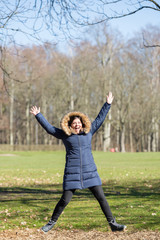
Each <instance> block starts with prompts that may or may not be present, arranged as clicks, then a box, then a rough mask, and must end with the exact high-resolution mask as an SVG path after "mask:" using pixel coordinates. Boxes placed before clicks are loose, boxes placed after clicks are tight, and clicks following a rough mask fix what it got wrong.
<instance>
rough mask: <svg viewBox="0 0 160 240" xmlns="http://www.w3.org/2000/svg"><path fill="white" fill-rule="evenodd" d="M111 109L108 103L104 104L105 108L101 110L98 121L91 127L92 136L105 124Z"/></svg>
mask: <svg viewBox="0 0 160 240" xmlns="http://www.w3.org/2000/svg"><path fill="white" fill-rule="evenodd" d="M110 107H111V104H108V103H107V102H106V103H104V105H103V107H102V108H101V110H100V112H99V114H98V116H97V117H96V119H95V120H94V121H93V122H92V125H91V133H92V135H93V134H94V133H95V132H96V131H97V130H98V129H99V128H100V126H101V125H102V123H103V122H104V120H105V118H106V115H107V113H108V111H109V109H110Z"/></svg>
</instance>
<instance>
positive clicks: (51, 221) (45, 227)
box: [41, 220, 56, 232]
mask: <svg viewBox="0 0 160 240" xmlns="http://www.w3.org/2000/svg"><path fill="white" fill-rule="evenodd" d="M55 224H56V222H54V221H53V220H49V222H48V223H47V224H46V225H45V226H43V227H42V228H41V230H42V231H43V232H48V231H49V230H51V229H52V228H53V227H54V225H55Z"/></svg>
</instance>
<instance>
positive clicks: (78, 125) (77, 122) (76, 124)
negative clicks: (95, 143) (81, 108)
mask: <svg viewBox="0 0 160 240" xmlns="http://www.w3.org/2000/svg"><path fill="white" fill-rule="evenodd" d="M71 128H73V129H74V131H75V132H76V133H77V134H78V133H80V131H81V129H82V122H81V120H80V119H79V118H75V119H74V120H73V122H72V123H71Z"/></svg>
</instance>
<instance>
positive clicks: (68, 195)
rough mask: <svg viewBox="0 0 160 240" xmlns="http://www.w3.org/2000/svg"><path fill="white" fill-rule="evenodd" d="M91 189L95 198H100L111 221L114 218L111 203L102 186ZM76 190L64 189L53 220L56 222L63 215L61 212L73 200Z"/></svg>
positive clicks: (106, 215)
mask: <svg viewBox="0 0 160 240" xmlns="http://www.w3.org/2000/svg"><path fill="white" fill-rule="evenodd" d="M89 190H90V191H91V192H92V193H93V195H94V196H95V198H96V199H97V200H98V202H99V204H100V206H101V209H102V211H103V213H104V215H105V217H106V218H107V221H108V222H110V221H111V220H113V216H112V212H111V210H110V207H109V204H108V202H107V200H106V198H105V195H104V192H103V189H102V187H101V186H94V187H90V188H89ZM75 191H76V189H72V190H64V191H63V195H62V197H61V199H60V200H59V202H58V203H57V205H56V207H55V209H54V211H53V214H52V220H54V221H55V222H56V221H57V220H58V218H59V216H60V215H61V213H62V212H63V210H64V208H65V207H66V206H67V204H68V203H69V202H70V201H71V199H72V196H73V194H74V192H75Z"/></svg>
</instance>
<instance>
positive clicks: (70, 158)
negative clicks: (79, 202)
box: [36, 102, 111, 190]
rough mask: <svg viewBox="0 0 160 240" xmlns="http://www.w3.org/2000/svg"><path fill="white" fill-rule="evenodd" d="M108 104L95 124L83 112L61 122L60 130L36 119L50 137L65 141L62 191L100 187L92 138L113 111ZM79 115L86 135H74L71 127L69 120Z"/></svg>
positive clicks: (67, 117)
mask: <svg viewBox="0 0 160 240" xmlns="http://www.w3.org/2000/svg"><path fill="white" fill-rule="evenodd" d="M110 106H111V105H110V104H108V103H107V102H106V103H105V104H104V105H103V107H102V108H101V110H100V112H99V114H98V116H97V117H96V119H95V120H94V121H93V122H92V124H91V122H90V120H89V118H88V117H87V116H86V115H85V114H83V113H80V112H70V113H68V114H67V115H65V116H64V118H63V119H62V121H61V128H62V129H59V128H56V127H54V126H52V125H51V124H50V123H49V122H48V121H47V120H46V119H45V118H44V116H43V115H42V114H41V113H38V114H37V115H36V119H37V120H38V122H39V123H40V124H41V126H42V127H43V128H44V129H45V130H46V131H47V132H48V133H49V134H51V135H53V136H54V137H56V138H58V139H62V141H63V143H64V145H65V148H66V164H65V170H64V177H63V189H64V190H69V189H84V188H88V187H93V186H98V185H101V184H102V182H101V179H100V177H99V175H98V172H97V167H96V164H95V162H94V159H93V156H92V150H91V140H92V136H93V134H94V133H95V132H96V131H97V130H98V129H99V127H100V126H101V125H102V123H103V122H104V120H105V117H106V115H107V113H108V111H109V109H110ZM73 115H76V116H77V115H78V116H80V117H81V118H82V122H83V125H84V128H83V131H82V132H81V133H79V134H75V133H74V132H73V131H72V130H71V128H70V127H69V126H68V122H69V120H70V117H71V116H73Z"/></svg>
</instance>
